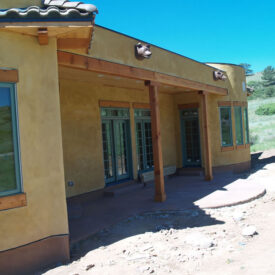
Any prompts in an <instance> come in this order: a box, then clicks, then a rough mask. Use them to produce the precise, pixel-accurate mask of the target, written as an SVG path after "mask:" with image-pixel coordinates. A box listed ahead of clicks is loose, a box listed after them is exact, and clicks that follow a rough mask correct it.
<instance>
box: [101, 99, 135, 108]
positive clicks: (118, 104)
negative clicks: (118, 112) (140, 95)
mask: <svg viewBox="0 0 275 275" xmlns="http://www.w3.org/2000/svg"><path fill="white" fill-rule="evenodd" d="M99 106H100V107H115V108H130V103H129V102H125V101H111V100H99Z"/></svg>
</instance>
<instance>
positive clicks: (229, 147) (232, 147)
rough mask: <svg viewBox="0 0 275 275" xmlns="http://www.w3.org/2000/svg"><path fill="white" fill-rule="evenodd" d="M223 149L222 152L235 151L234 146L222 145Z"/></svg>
mask: <svg viewBox="0 0 275 275" xmlns="http://www.w3.org/2000/svg"><path fill="white" fill-rule="evenodd" d="M221 151H222V152H228V151H234V146H222V147H221Z"/></svg>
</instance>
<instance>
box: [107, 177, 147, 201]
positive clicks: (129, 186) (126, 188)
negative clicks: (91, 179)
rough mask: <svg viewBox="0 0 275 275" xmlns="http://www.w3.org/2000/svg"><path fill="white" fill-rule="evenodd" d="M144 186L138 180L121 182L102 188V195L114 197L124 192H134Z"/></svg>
mask: <svg viewBox="0 0 275 275" xmlns="http://www.w3.org/2000/svg"><path fill="white" fill-rule="evenodd" d="M141 188H144V185H143V184H141V183H140V182H138V181H135V180H132V181H127V182H124V183H121V184H117V185H113V186H110V187H107V188H105V189H104V192H103V196H104V197H114V196H118V195H122V194H126V193H131V192H134V191H135V190H137V189H141Z"/></svg>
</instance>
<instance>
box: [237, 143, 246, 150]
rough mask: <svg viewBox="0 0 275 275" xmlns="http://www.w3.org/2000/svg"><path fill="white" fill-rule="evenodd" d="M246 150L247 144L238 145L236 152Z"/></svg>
mask: <svg viewBox="0 0 275 275" xmlns="http://www.w3.org/2000/svg"><path fill="white" fill-rule="evenodd" d="M240 149H245V144H241V145H236V150H240Z"/></svg>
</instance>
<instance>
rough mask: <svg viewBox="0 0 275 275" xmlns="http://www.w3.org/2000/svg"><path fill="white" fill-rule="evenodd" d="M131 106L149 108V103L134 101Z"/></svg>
mask: <svg viewBox="0 0 275 275" xmlns="http://www.w3.org/2000/svg"><path fill="white" fill-rule="evenodd" d="M133 108H134V109H150V104H149V103H138V102H134V103H133Z"/></svg>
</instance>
